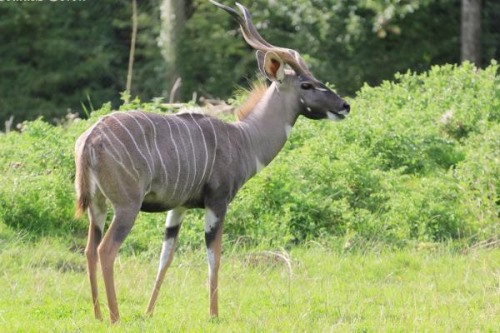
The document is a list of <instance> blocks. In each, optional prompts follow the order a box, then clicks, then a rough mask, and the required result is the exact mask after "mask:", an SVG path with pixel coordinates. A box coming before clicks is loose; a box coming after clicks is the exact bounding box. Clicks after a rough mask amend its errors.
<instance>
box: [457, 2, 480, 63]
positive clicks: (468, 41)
mask: <svg viewBox="0 0 500 333" xmlns="http://www.w3.org/2000/svg"><path fill="white" fill-rule="evenodd" d="M461 45H462V50H461V59H462V61H465V60H468V61H470V62H472V63H474V64H475V65H476V66H478V67H479V66H480V65H481V0H462V36H461Z"/></svg>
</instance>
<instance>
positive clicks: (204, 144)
mask: <svg viewBox="0 0 500 333" xmlns="http://www.w3.org/2000/svg"><path fill="white" fill-rule="evenodd" d="M189 115H190V116H191V119H193V122H194V123H195V124H196V125H197V126H198V128H199V129H200V133H201V137H202V138H203V146H204V147H205V166H204V167H203V176H202V177H201V179H200V182H199V184H198V185H197V186H196V188H200V187H201V185H202V183H203V181H204V179H205V176H206V174H207V168H208V146H207V140H206V138H205V134H204V133H203V129H202V128H201V126H200V124H198V121H196V119H195V118H194V116H193V114H192V113H190V114H189Z"/></svg>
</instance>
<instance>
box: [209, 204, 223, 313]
mask: <svg viewBox="0 0 500 333" xmlns="http://www.w3.org/2000/svg"><path fill="white" fill-rule="evenodd" d="M225 211H226V207H223V209H214V210H212V209H210V208H206V211H205V243H206V245H207V261H208V278H209V282H210V294H209V297H210V316H211V317H218V316H219V306H218V299H217V291H218V274H219V267H220V255H221V240H222V226H223V223H224V216H225Z"/></svg>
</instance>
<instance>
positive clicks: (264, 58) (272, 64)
mask: <svg viewBox="0 0 500 333" xmlns="http://www.w3.org/2000/svg"><path fill="white" fill-rule="evenodd" d="M257 62H258V64H259V70H260V71H261V72H262V73H263V74H264V75H266V76H267V78H268V79H269V80H271V81H278V82H279V83H281V82H282V81H283V79H284V78H285V63H284V62H283V60H282V59H281V58H280V57H279V56H278V55H277V54H276V53H274V52H272V51H269V52H266V53H264V52H262V51H260V50H259V51H257Z"/></svg>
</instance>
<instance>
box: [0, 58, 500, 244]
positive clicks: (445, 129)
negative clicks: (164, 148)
mask: <svg viewBox="0 0 500 333" xmlns="http://www.w3.org/2000/svg"><path fill="white" fill-rule="evenodd" d="M497 71H498V67H497V65H496V64H494V63H493V64H492V65H491V66H490V67H488V68H487V69H485V70H479V71H478V70H476V69H475V68H474V67H473V66H472V65H470V64H464V65H462V66H442V67H435V68H433V69H432V70H431V71H429V72H428V73H425V74H421V75H415V74H412V73H406V74H400V75H397V76H396V82H384V83H383V84H382V85H381V86H380V87H374V88H372V87H368V86H365V87H364V88H363V89H362V90H361V91H360V92H359V94H358V96H357V97H356V98H355V99H354V100H353V101H351V104H352V110H353V112H352V115H351V117H350V118H349V119H348V120H346V121H344V122H342V123H331V122H313V121H309V120H307V119H299V120H298V122H297V124H296V126H295V128H294V129H293V131H292V135H291V137H290V140H289V142H287V144H286V145H285V148H284V149H283V151H282V152H281V153H280V154H279V155H278V157H277V158H276V159H275V161H273V162H272V163H271V165H269V166H268V167H267V168H266V169H264V170H263V171H262V172H261V173H260V174H259V175H257V176H256V177H254V178H253V179H252V180H250V181H249V182H248V183H247V184H246V185H245V186H244V187H243V189H242V190H241V191H240V192H239V193H238V195H237V197H236V198H235V200H234V202H233V203H232V204H231V206H230V209H229V212H228V216H227V218H226V225H225V231H226V232H225V235H226V236H225V237H226V239H227V240H228V241H231V242H238V243H245V244H251V245H265V246H286V245H290V244H295V243H300V242H306V241H308V240H321V239H325V238H330V237H341V238H342V237H343V238H346V239H348V240H351V239H355V240H356V242H357V243H360V244H361V243H363V242H382V243H385V244H388V245H390V246H397V247H399V246H405V245H408V244H412V243H413V242H420V241H423V242H429V241H432V242H433V241H447V240H450V239H452V240H453V239H460V240H462V241H465V243H467V242H476V241H481V240H485V239H489V238H493V237H498V226H499V224H498V218H499V206H500V199H499V192H500V190H499V189H500V163H499V162H500V141H499V138H498V133H499V132H500V123H499V119H500V116H499V114H500V112H499V111H498V110H500V108H499V106H500V85H499V82H500V81H499V77H498V74H497ZM124 98H125V100H126V103H125V104H124V105H123V106H122V109H123V110H127V109H135V108H139V107H142V108H144V109H147V110H148V111H152V112H165V110H164V109H163V108H162V107H161V105H160V104H159V103H157V102H155V103H149V104H141V103H140V102H139V101H138V100H132V101H129V100H128V97H127V96H124ZM110 110H111V108H110V106H109V105H106V106H104V107H103V108H102V109H101V110H99V111H96V112H93V113H92V116H91V119H90V120H89V121H75V122H72V123H69V124H65V125H61V126H52V125H48V124H47V123H45V122H44V121H42V120H37V121H34V122H27V123H25V125H24V126H25V128H24V130H23V131H22V132H21V133H9V134H7V135H0V145H1V151H0V170H1V174H0V182H1V184H2V186H1V187H0V222H3V223H5V224H7V225H8V226H10V227H11V228H15V229H22V230H26V231H28V232H29V233H31V234H33V235H40V234H59V233H63V234H64V233H68V232H75V231H76V232H77V233H78V234H82V237H81V239H83V238H84V237H83V234H84V231H85V229H86V224H85V223H83V222H82V221H76V222H75V221H74V220H73V200H74V190H73V181H74V176H73V175H74V164H73V163H74V162H73V146H74V142H75V140H76V138H77V137H78V136H79V135H80V134H81V133H82V132H83V131H84V130H85V129H86V128H88V127H89V126H91V124H92V123H94V122H95V121H96V120H97V119H98V118H99V116H101V115H103V114H106V113H109V112H110ZM167 111H168V110H167ZM164 219H165V215H164V214H140V216H139V218H138V220H137V221H136V226H135V228H134V229H133V231H132V233H131V236H130V237H129V239H128V241H127V242H126V244H125V250H126V251H129V252H132V251H133V252H137V251H139V252H143V251H145V253H148V251H147V250H149V249H150V248H152V249H153V250H152V251H154V253H156V252H157V250H158V249H159V247H160V243H161V239H162V234H163V225H164ZM152 241H154V242H155V243H154V244H155V245H153V244H152V243H151V242H152ZM180 244H181V247H183V248H190V247H198V246H203V215H202V213H201V212H200V211H198V212H194V213H190V214H189V215H188V216H187V217H186V222H185V223H184V226H183V227H182V236H181V241H180Z"/></svg>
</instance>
